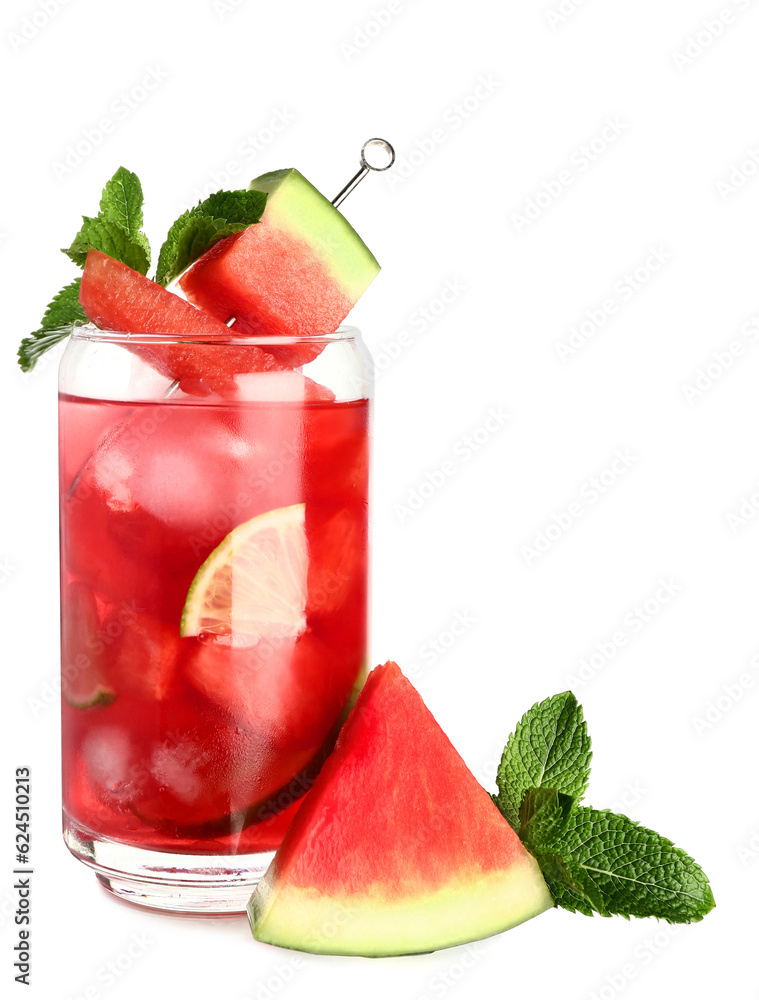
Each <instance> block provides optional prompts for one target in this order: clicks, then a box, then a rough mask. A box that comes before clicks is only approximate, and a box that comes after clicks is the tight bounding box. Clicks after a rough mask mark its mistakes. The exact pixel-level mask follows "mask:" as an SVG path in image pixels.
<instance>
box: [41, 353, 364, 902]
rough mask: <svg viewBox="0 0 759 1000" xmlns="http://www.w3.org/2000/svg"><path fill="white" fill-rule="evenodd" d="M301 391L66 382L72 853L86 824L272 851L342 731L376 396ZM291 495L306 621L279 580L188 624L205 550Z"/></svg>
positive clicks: (66, 665)
mask: <svg viewBox="0 0 759 1000" xmlns="http://www.w3.org/2000/svg"><path fill="white" fill-rule="evenodd" d="M122 353H126V352H122ZM264 377H266V376H264ZM292 377H293V378H298V379H302V376H298V375H293V376H292ZM304 381H305V380H304ZM308 394H309V395H312V396H313V397H314V398H313V400H310V399H308V398H307V399H305V400H304V399H301V400H300V401H290V402H288V401H271V402H269V401H266V399H265V398H264V399H263V400H262V399H261V394H260V393H259V398H258V399H257V400H239V399H236V400H218V399H216V401H215V402H212V401H209V399H214V398H215V395H214V394H212V395H211V396H210V397H207V398H206V399H199V398H197V397H193V396H185V395H184V394H183V393H181V392H180V393H179V394H178V397H179V398H177V396H169V397H168V398H166V399H164V400H161V401H159V402H146V401H136V402H117V401H106V400H102V399H93V398H87V397H86V396H74V395H69V394H65V393H62V394H61V402H60V426H61V562H62V595H63V599H62V650H63V654H62V666H63V691H64V699H63V790H64V791H63V799H64V816H65V825H66V827H67V830H68V831H69V832H68V833H67V838H68V840H69V845H70V846H72V841H73V842H74V844H75V846H74V847H72V849H74V850H75V853H79V854H80V856H81V855H82V853H83V852H82V851H81V843H82V842H83V840H87V839H88V838H90V839H91V840H92V841H94V842H99V843H103V842H106V843H107V842H115V843H121V844H125V845H130V846H131V847H137V848H141V849H148V850H152V851H162V852H172V853H174V854H187V855H208V854H213V855H252V854H255V853H256V852H261V851H269V850H272V849H274V848H275V847H276V846H277V844H278V843H279V841H280V839H281V837H282V834H283V832H284V830H285V829H286V827H287V825H288V823H289V821H290V819H291V818H292V815H293V814H294V812H295V811H296V809H297V806H298V800H299V799H300V798H301V796H302V795H303V794H304V792H305V791H306V790H307V788H308V786H309V783H310V780H311V779H312V776H313V775H314V774H315V773H316V771H317V770H318V768H319V766H320V764H321V762H322V760H323V759H324V757H325V755H326V754H327V753H328V752H329V751H330V750H331V748H332V745H333V743H334V739H335V737H336V734H337V731H338V729H339V726H340V724H341V721H342V720H343V718H344V716H345V712H346V709H347V707H348V706H349V705H350V703H351V700H352V697H353V695H354V693H355V691H356V690H357V689H358V688H359V687H360V685H361V683H362V681H363V674H364V670H365V665H366V655H367V559H368V556H367V509H368V507H367V504H368V469H369V455H368V402H367V400H366V399H365V398H362V399H357V400H352V401H346V402H337V401H334V400H333V399H330V398H329V397H330V396H331V393H326V394H325V393H324V392H319V391H317V392H312V391H311V390H309V393H308ZM275 396H276V394H275ZM127 398H128V397H127ZM301 505H302V506H301ZM283 511H284V512H285V513H284V515H282V513H281V512H283ZM288 511H296V512H298V513H300V516H301V523H302V526H303V531H304V532H305V546H306V549H307V571H306V570H305V569H303V574H304V575H303V583H304V590H303V593H304V595H305V596H304V601H305V604H304V607H303V608H302V613H303V617H302V621H301V622H300V623H299V624H298V625H297V626H293V625H287V626H282V625H277V624H276V620H278V619H277V615H276V602H277V599H278V597H277V595H276V594H275V595H274V596H273V597H272V598H271V600H272V602H273V605H274V606H273V609H272V615H273V617H274V619H275V624H267V623H266V622H264V624H263V626H257V629H258V631H257V632H256V633H255V634H250V630H249V631H248V632H247V633H242V634H241V633H239V632H238V631H237V630H236V628H235V627H234V626H233V627H225V626H218V627H215V628H213V629H210V630H206V629H203V630H201V631H200V632H199V634H196V635H186V634H185V635H182V629H183V627H184V626H183V624H182V623H183V615H185V616H186V614H187V602H188V592H189V591H190V590H191V587H192V585H193V581H194V580H195V579H196V575H197V574H198V571H199V568H200V567H201V565H202V564H203V563H204V560H206V559H207V557H208V556H209V554H211V553H212V552H214V550H217V546H219V545H220V543H222V542H223V541H224V540H225V539H226V538H227V537H228V536H229V535H230V533H231V532H232V531H233V530H234V529H235V528H237V527H238V526H240V525H247V524H250V523H253V524H257V523H259V522H255V521H253V519H254V518H258V517H259V516H260V515H263V514H266V513H267V512H275V513H274V517H275V520H276V519H277V518H279V519H280V520H282V517H283V516H284V517H285V518H287V517H289V516H290V515H289V514H288V513H287V512H288ZM277 558H279V557H278V556H277ZM275 562H276V560H275ZM304 565H305V564H304ZM248 570H249V567H248ZM246 572H247V570H246ZM259 575H260V574H259ZM249 576H251V577H253V582H254V583H255V580H256V578H257V573H256V568H255V566H254V567H253V569H252V570H249ZM230 580H231V582H229V581H228V586H229V588H230V592H231V593H232V594H233V595H236V594H238V593H239V592H241V589H242V586H243V584H244V583H245V581H244V580H242V579H241V577H239V575H238V576H237V577H235V575H234V573H233V574H232V576H231V577H230ZM222 598H223V594H222ZM218 599H219V598H218V595H217V600H218ZM259 617H260V615H259ZM280 617H281V616H280ZM184 620H186V618H185V619H184ZM72 830H73V831H75V832H74V833H73V834H72V833H71V831H72ZM84 853H85V854H86V853H87V852H84ZM92 857H94V853H93V854H92ZM92 857H90V861H91V862H92ZM230 860H232V859H231V858H230ZM95 867H98V865H95ZM153 905H155V903H154V904H153Z"/></svg>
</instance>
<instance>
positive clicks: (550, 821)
mask: <svg viewBox="0 0 759 1000" xmlns="http://www.w3.org/2000/svg"><path fill="white" fill-rule="evenodd" d="M590 757H591V752H590V739H589V737H588V733H587V727H586V725H585V722H584V719H583V714H582V709H581V708H580V706H579V705H578V704H577V701H576V699H575V698H574V696H573V695H572V694H571V693H570V692H565V693H564V694H560V695H556V696H555V697H554V698H548V699H546V700H545V701H543V702H540V703H539V704H537V705H534V706H533V707H532V708H531V709H530V710H529V712H526V713H525V715H524V716H523V717H522V720H521V722H520V723H519V725H518V726H517V729H516V731H515V733H514V734H513V735H512V736H511V737H510V738H509V742H508V743H507V745H506V749H505V750H504V754H503V759H502V762H501V768H499V772H498V786H499V792H498V794H497V795H495V796H493V798H494V800H495V802H496V804H497V805H498V806H499V808H500V809H501V812H502V813H503V815H504V816H505V818H506V819H507V820H508V821H509V823H511V825H512V826H513V827H514V829H515V830H516V831H517V833H518V834H519V837H520V839H521V840H522V843H523V844H524V845H525V847H526V848H527V850H528V851H529V852H530V853H531V854H532V855H533V856H534V857H535V858H536V859H537V861H538V864H539V865H540V868H541V871H542V872H543V876H544V878H545V880H546V883H547V884H548V888H549V890H550V892H551V895H552V896H553V899H554V901H555V903H556V905H557V906H561V907H563V908H565V909H568V910H571V911H572V912H579V913H584V914H586V915H587V916H592V915H593V914H594V913H597V914H600V915H601V916H604V917H609V916H612V915H619V916H623V917H626V918H629V917H657V918H659V919H661V920H667V921H669V922H670V923H690V922H693V921H698V920H702V919H703V918H704V917H705V916H706V914H707V913H709V911H710V910H711V909H713V907H714V905H715V903H714V896H713V894H712V890H711V888H710V886H709V880H708V879H707V877H706V875H705V874H704V872H703V870H702V869H701V868H700V867H699V865H697V864H696V862H695V861H694V860H693V859H692V858H691V857H689V856H688V855H687V854H686V853H685V851H683V850H681V849H680V848H679V847H675V845H674V844H673V843H672V841H670V840H667V839H666V837H662V836H661V835H660V834H658V833H655V832H654V831H653V830H649V829H647V828H646V827H643V826H640V825H639V824H638V823H635V822H634V821H633V820H631V819H628V818H627V817H626V816H621V815H617V814H615V813H612V812H609V811H608V810H599V809H592V808H590V807H589V806H583V805H580V800H581V798H582V796H583V794H584V793H585V789H586V788H587V784H588V777H589V772H590ZM530 776H535V778H536V779H537V780H536V781H535V782H534V784H533V785H531V786H530V787H526V783H527V781H528V778H529V777H530ZM552 782H553V784H552ZM517 802H518V805H517V806H516V808H515V803H517Z"/></svg>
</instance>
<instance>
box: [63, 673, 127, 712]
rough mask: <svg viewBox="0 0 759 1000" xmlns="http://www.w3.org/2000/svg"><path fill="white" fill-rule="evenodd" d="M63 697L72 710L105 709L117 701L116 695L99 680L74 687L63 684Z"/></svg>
mask: <svg viewBox="0 0 759 1000" xmlns="http://www.w3.org/2000/svg"><path fill="white" fill-rule="evenodd" d="M63 697H64V698H65V699H66V701H67V702H68V704H69V705H71V707H72V708H95V707H96V706H97V705H99V706H101V707H103V708H104V707H105V706H106V705H110V704H112V702H114V701H116V693H115V692H114V691H111V689H110V688H108V687H106V686H105V685H104V684H100V683H99V682H98V681H97V680H95V681H94V683H92V684H87V683H86V682H84V681H82V682H81V683H79V684H76V685H72V684H67V683H66V681H65V680H64V682H63Z"/></svg>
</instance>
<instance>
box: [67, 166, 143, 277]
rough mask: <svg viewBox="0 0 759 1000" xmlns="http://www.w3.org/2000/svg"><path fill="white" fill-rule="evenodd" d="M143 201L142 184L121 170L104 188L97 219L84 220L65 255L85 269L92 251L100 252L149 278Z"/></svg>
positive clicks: (84, 218)
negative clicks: (143, 227) (143, 230)
mask: <svg viewBox="0 0 759 1000" xmlns="http://www.w3.org/2000/svg"><path fill="white" fill-rule="evenodd" d="M142 201H143V195H142V184H140V181H139V178H138V177H137V175H136V174H133V173H132V172H131V170H126V169H125V168H124V167H119V169H118V170H117V171H116V173H115V174H114V175H113V177H112V178H111V179H110V180H109V181H108V183H107V184H106V186H105V187H104V188H103V193H102V195H101V197H100V211H99V212H98V214H97V216H95V217H94V218H92V217H90V216H87V215H85V216H83V221H82V227H81V229H80V230H79V232H78V233H77V234H76V236H75V237H74V240H73V242H72V244H71V246H70V247H68V248H67V249H64V251H63V252H64V253H65V254H66V255H67V256H68V257H70V258H71V259H72V260H73V262H74V263H75V264H78V265H79V267H84V263H85V261H86V260H87V254H88V253H89V252H90V250H99V251H100V252H101V253H105V254H108V256H109V257H113V258H115V259H116V260H119V261H121V263H122V264H126V265H127V267H131V268H132V269H133V270H135V271H139V272H140V274H147V273H148V268H149V267H150V244H149V243H148V238H147V236H145V234H144V233H143V232H142V230H141V227H142Z"/></svg>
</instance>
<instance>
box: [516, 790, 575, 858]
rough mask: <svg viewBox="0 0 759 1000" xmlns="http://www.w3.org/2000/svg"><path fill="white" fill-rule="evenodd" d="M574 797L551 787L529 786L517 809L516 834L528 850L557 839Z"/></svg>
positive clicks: (571, 809) (565, 825)
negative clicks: (517, 831) (517, 827)
mask: <svg viewBox="0 0 759 1000" xmlns="http://www.w3.org/2000/svg"><path fill="white" fill-rule="evenodd" d="M575 803H576V800H575V799H574V798H573V797H572V796H571V795H564V793H563V792H558V791H557V790H556V789H555V788H531V789H530V790H529V791H528V792H527V793H526V794H525V797H524V799H523V800H522V806H521V809H520V810H519V836H520V838H521V840H522V843H523V844H524V845H525V847H526V848H527V850H528V851H532V850H533V848H534V849H535V850H537V849H539V848H540V847H541V846H542V845H543V844H550V843H552V842H553V841H555V840H558V839H560V838H561V837H562V835H563V834H564V833H565V831H566V830H567V827H568V826H569V823H570V820H571V818H572V812H573V810H574V807H575Z"/></svg>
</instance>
